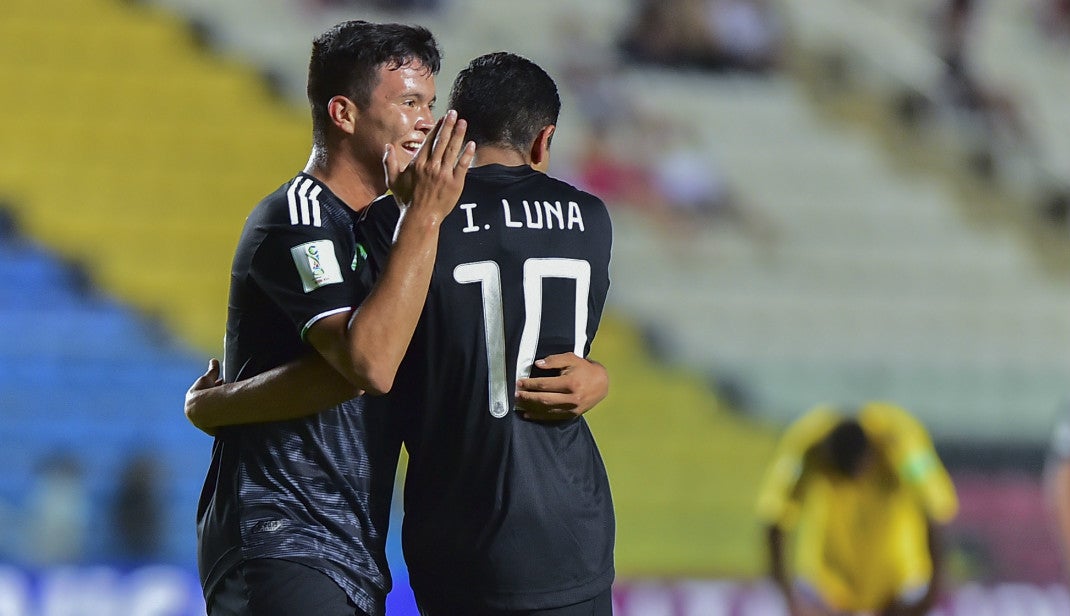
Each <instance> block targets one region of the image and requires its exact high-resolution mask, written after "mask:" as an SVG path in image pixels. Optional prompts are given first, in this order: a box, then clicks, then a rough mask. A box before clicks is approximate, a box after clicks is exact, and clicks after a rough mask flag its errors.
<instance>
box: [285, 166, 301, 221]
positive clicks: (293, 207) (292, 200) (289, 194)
mask: <svg viewBox="0 0 1070 616" xmlns="http://www.w3.org/2000/svg"><path fill="white" fill-rule="evenodd" d="M300 182H301V177H300V176H298V177H296V178H294V181H292V182H290V188H288V189H287V190H286V202H287V203H289V204H290V224H291V225H296V224H297V197H296V196H295V195H294V191H296V190H297V185H298V183H300Z"/></svg>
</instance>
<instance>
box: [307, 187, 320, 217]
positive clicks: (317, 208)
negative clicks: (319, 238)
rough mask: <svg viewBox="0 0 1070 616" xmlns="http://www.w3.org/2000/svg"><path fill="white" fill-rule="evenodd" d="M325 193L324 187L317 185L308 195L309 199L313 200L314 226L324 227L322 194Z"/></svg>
mask: <svg viewBox="0 0 1070 616" xmlns="http://www.w3.org/2000/svg"><path fill="white" fill-rule="evenodd" d="M322 191H323V187H322V186H319V185H317V186H316V187H315V188H313V189H312V192H310V193H308V198H309V199H311V200H312V226H314V227H322V226H323V220H321V218H320V200H319V196H320V193H321V192H322Z"/></svg>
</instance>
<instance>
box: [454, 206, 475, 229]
mask: <svg viewBox="0 0 1070 616" xmlns="http://www.w3.org/2000/svg"><path fill="white" fill-rule="evenodd" d="M457 207H459V208H461V209H462V210H464V213H465V215H466V216H468V226H466V227H465V228H463V229H461V231H463V232H465V233H472V232H474V231H479V227H478V226H476V219H475V216H474V215H473V214H472V210H473V209H474V208H475V207H476V204H475V203H462V204H460V205H458V206H457Z"/></svg>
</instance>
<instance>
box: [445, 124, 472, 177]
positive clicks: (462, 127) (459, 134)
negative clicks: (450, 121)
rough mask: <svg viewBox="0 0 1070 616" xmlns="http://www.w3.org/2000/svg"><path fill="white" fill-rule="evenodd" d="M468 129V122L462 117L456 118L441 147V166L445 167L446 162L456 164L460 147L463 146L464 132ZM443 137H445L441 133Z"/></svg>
mask: <svg viewBox="0 0 1070 616" xmlns="http://www.w3.org/2000/svg"><path fill="white" fill-rule="evenodd" d="M467 131H468V122H467V121H465V120H462V119H459V118H458V119H457V121H456V123H454V125H453V130H451V131H450V132H449V135H448V136H449V138H448V139H446V146H445V147H444V148H443V149H442V166H443V168H449V167H447V164H452V165H456V162H457V157H458V156H459V155H460V154H461V148H463V147H464V145H465V144H464V134H465V132H467ZM443 137H446V135H445V134H443Z"/></svg>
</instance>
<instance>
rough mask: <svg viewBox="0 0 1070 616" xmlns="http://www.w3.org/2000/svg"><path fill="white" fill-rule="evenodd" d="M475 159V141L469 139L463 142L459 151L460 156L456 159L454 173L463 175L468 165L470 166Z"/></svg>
mask: <svg viewBox="0 0 1070 616" xmlns="http://www.w3.org/2000/svg"><path fill="white" fill-rule="evenodd" d="M475 159H476V142H475V141H469V142H468V143H466V144H464V150H462V151H461V156H460V157H459V158H458V159H457V165H456V166H455V167H454V168H453V171H454V175H460V176H463V175H465V174H467V173H468V169H469V167H471V166H472V161H474V160H475Z"/></svg>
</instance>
